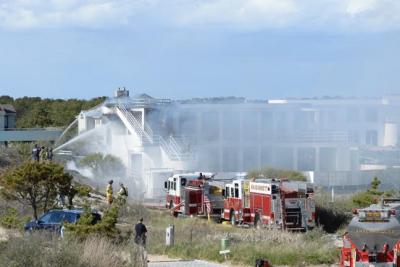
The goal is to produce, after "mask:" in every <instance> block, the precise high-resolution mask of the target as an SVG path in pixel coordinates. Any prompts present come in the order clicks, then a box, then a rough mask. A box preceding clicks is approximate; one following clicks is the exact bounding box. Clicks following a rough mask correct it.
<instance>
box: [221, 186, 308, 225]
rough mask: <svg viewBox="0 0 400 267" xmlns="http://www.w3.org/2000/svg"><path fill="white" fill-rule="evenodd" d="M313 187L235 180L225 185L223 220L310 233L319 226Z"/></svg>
mask: <svg viewBox="0 0 400 267" xmlns="http://www.w3.org/2000/svg"><path fill="white" fill-rule="evenodd" d="M313 195H314V189H313V187H312V185H311V184H309V183H305V182H297V181H285V180H282V181H281V180H279V179H255V180H245V179H239V180H233V181H232V183H228V184H226V186H225V201H224V212H223V214H222V218H223V219H225V220H230V221H231V223H232V224H237V223H238V224H250V225H254V226H261V225H265V226H270V227H280V228H282V229H289V230H307V229H311V228H313V227H315V201H314V199H313Z"/></svg>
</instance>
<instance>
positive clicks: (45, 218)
mask: <svg viewBox="0 0 400 267" xmlns="http://www.w3.org/2000/svg"><path fill="white" fill-rule="evenodd" d="M51 214H52V213H47V214H44V215H43V216H42V217H40V219H39V221H40V222H43V223H48V222H49V220H50V216H51Z"/></svg>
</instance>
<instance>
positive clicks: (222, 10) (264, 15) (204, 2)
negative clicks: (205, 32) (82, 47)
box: [0, 0, 400, 31]
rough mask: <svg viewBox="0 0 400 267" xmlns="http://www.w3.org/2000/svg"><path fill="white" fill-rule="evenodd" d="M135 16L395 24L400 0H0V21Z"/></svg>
mask: <svg viewBox="0 0 400 267" xmlns="http://www.w3.org/2000/svg"><path fill="white" fill-rule="evenodd" d="M135 18H138V20H139V22H140V21H141V20H145V21H143V25H145V24H146V22H147V23H148V22H149V21H153V22H154V23H160V24H163V25H169V26H175V27H214V28H228V29H235V30H259V29H270V28H292V27H295V28H302V29H323V30H327V31H332V30H334V31H348V30H353V31H360V30H361V31H385V30H399V29H400V0H0V27H1V28H6V29H19V28H22V29H25V28H60V27H82V28H106V27H120V26H121V25H127V26H129V25H130V24H131V23H133V22H132V21H133V19H135Z"/></svg>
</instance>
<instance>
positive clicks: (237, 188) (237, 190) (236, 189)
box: [235, 184, 239, 198]
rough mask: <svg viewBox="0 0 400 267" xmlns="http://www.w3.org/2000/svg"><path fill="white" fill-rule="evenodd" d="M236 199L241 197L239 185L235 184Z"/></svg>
mask: <svg viewBox="0 0 400 267" xmlns="http://www.w3.org/2000/svg"><path fill="white" fill-rule="evenodd" d="M235 197H236V198H238V197H239V185H238V184H235Z"/></svg>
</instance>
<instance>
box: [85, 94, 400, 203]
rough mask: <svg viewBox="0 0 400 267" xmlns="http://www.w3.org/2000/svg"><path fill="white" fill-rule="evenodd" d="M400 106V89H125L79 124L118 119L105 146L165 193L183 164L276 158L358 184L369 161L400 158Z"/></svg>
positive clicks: (276, 163) (278, 163)
mask: <svg viewBox="0 0 400 267" xmlns="http://www.w3.org/2000/svg"><path fill="white" fill-rule="evenodd" d="M399 107H400V98H399V97H395V96H392V97H385V98H382V99H338V98H336V99H305V100H298V99H293V100H292V99H284V100H270V101H262V102H261V101H258V102H249V101H245V100H243V99H235V98H234V99H210V100H208V101H206V100H201V101H200V100H198V101H195V100H193V101H181V102H178V101H171V100H166V99H154V98H152V97H150V96H148V95H145V94H143V95H137V96H135V97H132V98H130V97H129V92H128V91H125V90H119V91H117V94H116V97H114V98H110V99H108V100H107V101H106V102H105V103H104V104H103V105H100V106H98V107H95V108H94V109H92V110H89V111H82V112H81V114H80V115H79V116H78V130H79V134H80V135H81V136H82V135H84V134H85V133H86V132H90V131H93V130H94V129H96V128H97V129H100V128H101V127H102V126H104V125H105V124H106V125H112V127H106V128H104V131H103V132H102V134H101V135H100V136H102V137H101V138H100V139H101V141H100V143H103V145H102V147H103V148H104V147H107V152H108V153H113V154H116V155H118V156H119V157H121V158H122V159H123V161H124V162H125V164H126V166H128V169H129V170H130V174H131V176H132V177H134V178H133V179H137V180H141V181H142V182H143V183H144V185H145V188H146V196H147V197H149V198H150V197H154V196H157V194H158V192H159V191H160V188H161V187H162V183H161V180H162V179H165V177H164V176H165V173H170V172H172V171H178V170H200V171H211V172H243V171H248V170H252V169H259V168H262V167H266V166H270V167H277V168H286V169H294V170H299V171H308V172H311V173H312V177H314V181H315V182H316V183H319V184H321V185H325V186H334V185H359V184H367V183H369V181H370V180H369V179H366V178H365V177H364V176H363V174H362V173H363V172H362V170H364V169H369V170H374V171H376V170H377V169H387V168H393V167H396V166H398V165H400V164H399V162H398V159H393V157H391V156H390V155H392V154H393V153H397V152H399V150H398V145H399V142H398V140H399V134H400V132H399V131H398V128H399V123H400V116H399V115H400V114H399V113H400V109H399ZM118 125H119V126H120V127H119V126H118ZM117 126H118V127H117ZM386 158H389V159H390V160H386ZM397 164H398V165H397ZM368 175H369V173H368ZM157 177H158V178H157ZM156 185H157V186H156Z"/></svg>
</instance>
